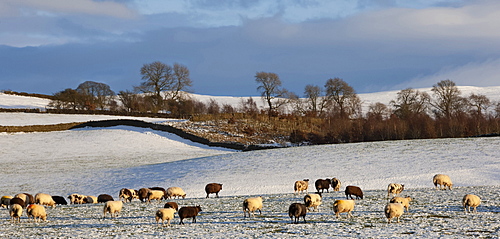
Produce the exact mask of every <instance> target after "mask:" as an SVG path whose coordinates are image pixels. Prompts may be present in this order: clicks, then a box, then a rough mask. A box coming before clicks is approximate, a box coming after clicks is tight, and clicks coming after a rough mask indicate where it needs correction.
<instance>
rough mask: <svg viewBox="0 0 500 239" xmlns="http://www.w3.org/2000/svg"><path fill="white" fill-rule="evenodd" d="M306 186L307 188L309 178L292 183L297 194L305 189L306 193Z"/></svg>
mask: <svg viewBox="0 0 500 239" xmlns="http://www.w3.org/2000/svg"><path fill="white" fill-rule="evenodd" d="M308 188H309V179H304V180H300V181H295V184H294V185H293V190H294V191H295V193H297V194H300V193H301V192H303V191H306V193H307V189H308Z"/></svg>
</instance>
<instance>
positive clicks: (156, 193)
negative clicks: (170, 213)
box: [148, 190, 165, 203]
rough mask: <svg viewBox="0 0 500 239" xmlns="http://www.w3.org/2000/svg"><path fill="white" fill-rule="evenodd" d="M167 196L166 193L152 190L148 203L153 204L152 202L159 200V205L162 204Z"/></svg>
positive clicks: (149, 193)
mask: <svg viewBox="0 0 500 239" xmlns="http://www.w3.org/2000/svg"><path fill="white" fill-rule="evenodd" d="M164 196H165V193H163V191H160V190H150V191H149V192H148V202H149V203H151V200H158V203H160V202H161V199H162V198H163V197H164Z"/></svg>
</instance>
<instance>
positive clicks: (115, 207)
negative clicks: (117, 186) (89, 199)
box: [102, 201, 123, 218]
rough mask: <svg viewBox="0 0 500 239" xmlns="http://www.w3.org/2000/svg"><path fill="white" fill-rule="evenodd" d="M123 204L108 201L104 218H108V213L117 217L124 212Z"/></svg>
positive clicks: (105, 205)
mask: <svg viewBox="0 0 500 239" xmlns="http://www.w3.org/2000/svg"><path fill="white" fill-rule="evenodd" d="M122 207H123V202H122V201H107V202H105V203H104V209H103V214H104V215H103V216H102V218H105V217H106V212H109V214H111V217H117V216H118V214H120V212H121V211H122Z"/></svg>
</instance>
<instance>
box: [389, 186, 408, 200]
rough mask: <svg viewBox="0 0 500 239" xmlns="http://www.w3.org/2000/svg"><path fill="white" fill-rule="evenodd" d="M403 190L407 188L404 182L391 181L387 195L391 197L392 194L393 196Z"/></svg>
mask: <svg viewBox="0 0 500 239" xmlns="http://www.w3.org/2000/svg"><path fill="white" fill-rule="evenodd" d="M403 190H405V185H404V184H399V183H390V184H389V186H387V197H390V196H391V194H392V195H393V196H397V195H398V194H400V193H401V192H402V191H403Z"/></svg>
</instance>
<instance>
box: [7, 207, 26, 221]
mask: <svg viewBox="0 0 500 239" xmlns="http://www.w3.org/2000/svg"><path fill="white" fill-rule="evenodd" d="M9 215H10V217H11V218H12V221H13V222H21V216H22V215H23V207H21V205H19V204H14V205H11V206H10V208H9Z"/></svg>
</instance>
